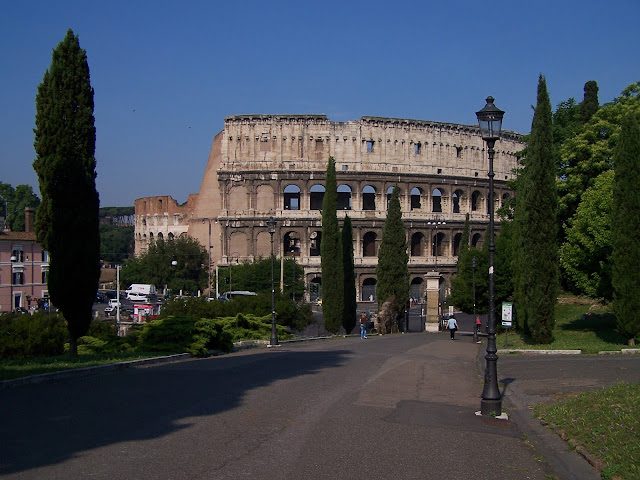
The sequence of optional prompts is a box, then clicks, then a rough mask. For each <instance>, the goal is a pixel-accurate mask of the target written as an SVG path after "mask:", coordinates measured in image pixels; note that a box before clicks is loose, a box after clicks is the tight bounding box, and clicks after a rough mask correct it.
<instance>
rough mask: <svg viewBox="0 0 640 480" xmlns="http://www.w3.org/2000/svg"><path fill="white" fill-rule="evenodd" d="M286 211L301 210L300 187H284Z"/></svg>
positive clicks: (292, 185) (290, 185) (291, 185)
mask: <svg viewBox="0 0 640 480" xmlns="http://www.w3.org/2000/svg"><path fill="white" fill-rule="evenodd" d="M284 209H285V210H300V187H299V186H297V185H294V184H289V185H287V186H286V187H284Z"/></svg>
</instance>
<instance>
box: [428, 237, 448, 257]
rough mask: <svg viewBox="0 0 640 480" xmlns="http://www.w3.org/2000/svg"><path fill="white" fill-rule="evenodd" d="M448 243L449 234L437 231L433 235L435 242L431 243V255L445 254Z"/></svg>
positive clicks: (439, 255) (440, 255)
mask: <svg viewBox="0 0 640 480" xmlns="http://www.w3.org/2000/svg"><path fill="white" fill-rule="evenodd" d="M446 243H447V236H446V235H445V233H444V232H438V231H436V232H435V233H434V235H433V242H432V245H431V255H434V256H437V257H442V256H443V254H444V246H443V245H445V244H446Z"/></svg>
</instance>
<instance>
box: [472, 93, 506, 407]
mask: <svg viewBox="0 0 640 480" xmlns="http://www.w3.org/2000/svg"><path fill="white" fill-rule="evenodd" d="M493 100H494V99H493V97H491V96H489V97H487V104H486V105H485V106H484V108H483V109H482V110H480V111H478V112H476V117H477V118H478V125H479V127H480V134H481V135H482V139H483V140H484V141H485V142H486V143H487V150H488V153H489V174H488V176H489V327H488V329H487V333H488V334H489V339H488V341H487V354H486V355H485V357H484V358H485V360H486V367H485V371H484V389H483V391H482V402H481V403H480V412H481V413H482V415H491V416H498V415H501V414H502V396H501V395H500V390H499V389H498V355H496V353H497V351H498V350H497V348H496V308H495V296H494V293H495V292H494V265H493V256H494V252H495V249H496V245H495V242H494V204H493V195H494V192H493V177H494V173H493V155H494V153H495V151H494V150H493V147H494V146H495V143H496V140H498V139H499V138H500V130H501V129H502V117H503V116H504V112H503V111H502V110H500V109H499V108H497V107H496V106H495V105H494V104H493Z"/></svg>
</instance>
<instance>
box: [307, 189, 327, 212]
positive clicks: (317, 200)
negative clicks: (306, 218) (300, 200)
mask: <svg viewBox="0 0 640 480" xmlns="http://www.w3.org/2000/svg"><path fill="white" fill-rule="evenodd" d="M323 200H324V185H319V184H316V185H314V186H312V187H311V189H309V201H310V207H309V208H310V209H311V210H322V201H323Z"/></svg>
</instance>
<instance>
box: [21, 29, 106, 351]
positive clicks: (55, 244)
mask: <svg viewBox="0 0 640 480" xmlns="http://www.w3.org/2000/svg"><path fill="white" fill-rule="evenodd" d="M94 124H95V119H94V116H93V88H91V82H90V79H89V64H88V62H87V54H86V52H85V51H84V50H83V49H82V48H80V43H79V41H78V37H77V36H76V35H74V34H73V32H72V31H71V30H69V31H67V35H66V36H65V38H64V40H63V41H62V42H60V44H58V46H57V47H56V48H55V50H54V51H53V57H52V60H51V66H50V68H49V70H48V71H46V72H45V74H44V78H43V80H42V83H41V84H40V85H39V87H38V93H37V95H36V128H35V130H34V133H35V143H34V147H35V150H36V154H37V156H36V160H35V161H34V162H33V168H34V169H35V171H36V173H37V174H38V181H39V184H40V193H41V195H42V203H41V204H40V206H39V207H38V209H37V212H36V224H35V229H36V235H37V238H38V241H39V242H40V244H41V245H42V246H43V247H44V248H45V249H46V250H47V251H48V252H49V253H50V261H49V276H48V289H49V295H50V298H51V302H52V303H53V304H54V305H55V306H56V307H58V308H59V309H60V310H61V311H62V314H63V315H64V318H65V319H66V320H67V324H68V328H69V336H70V353H71V354H77V339H78V338H79V337H81V336H82V335H84V334H85V333H86V332H87V329H88V328H89V325H90V323H91V317H92V306H93V301H94V300H95V295H96V290H97V289H98V279H99V276H100V234H99V230H98V208H99V199H98V192H97V191H96V182H95V179H96V160H95V156H94V153H95V144H96V129H95V125H94Z"/></svg>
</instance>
